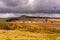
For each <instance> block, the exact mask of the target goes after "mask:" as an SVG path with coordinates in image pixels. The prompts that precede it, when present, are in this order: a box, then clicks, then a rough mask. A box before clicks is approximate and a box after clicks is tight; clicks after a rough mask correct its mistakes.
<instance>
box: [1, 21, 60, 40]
mask: <svg viewBox="0 0 60 40" xmlns="http://www.w3.org/2000/svg"><path fill="white" fill-rule="evenodd" d="M11 24H13V26H12V25H11ZM2 25H4V26H5V27H6V26H7V25H8V26H9V27H13V28H14V27H20V28H17V29H19V30H8V31H7V30H0V40H19V39H20V38H21V39H22V38H23V39H25V40H26V39H27V38H39V40H56V39H58V37H60V33H52V34H50V33H51V32H50V33H44V31H48V30H51V29H53V28H55V27H56V28H57V29H58V28H59V26H60V24H53V23H38V24H37V23H34V24H33V23H26V24H25V23H13V22H12V23H7V22H5V23H4V22H2V23H0V27H1V26H2ZM2 27H3V26H2ZM50 27H52V28H51V29H48V28H50ZM39 28H41V30H40V29H39ZM44 28H47V29H44ZM26 29H27V30H26ZM33 29H34V30H33ZM35 29H36V30H38V31H39V33H37V32H36V31H35ZM32 30H33V31H35V32H31V31H32ZM54 30H55V29H54ZM41 31H42V32H41ZM48 32H49V31H48ZM36 40H37V39H36ZM59 40H60V39H59Z"/></svg>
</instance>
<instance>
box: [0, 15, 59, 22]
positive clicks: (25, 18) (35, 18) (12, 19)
mask: <svg viewBox="0 0 60 40" xmlns="http://www.w3.org/2000/svg"><path fill="white" fill-rule="evenodd" d="M16 21H19V22H20V21H36V22H38V21H39V22H43V21H54V22H60V18H56V17H39V16H26V15H22V16H20V17H10V18H0V22H16Z"/></svg>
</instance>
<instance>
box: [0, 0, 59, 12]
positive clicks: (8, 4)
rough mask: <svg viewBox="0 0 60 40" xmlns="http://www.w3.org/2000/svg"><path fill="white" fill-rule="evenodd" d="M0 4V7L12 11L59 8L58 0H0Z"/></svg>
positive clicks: (36, 10)
mask: <svg viewBox="0 0 60 40" xmlns="http://www.w3.org/2000/svg"><path fill="white" fill-rule="evenodd" d="M0 5H1V6H0V8H1V9H5V10H7V9H8V10H10V11H13V12H38V11H41V10H44V11H46V10H60V0H0ZM1 9H0V10H1ZM7 12H8V11H7Z"/></svg>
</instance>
